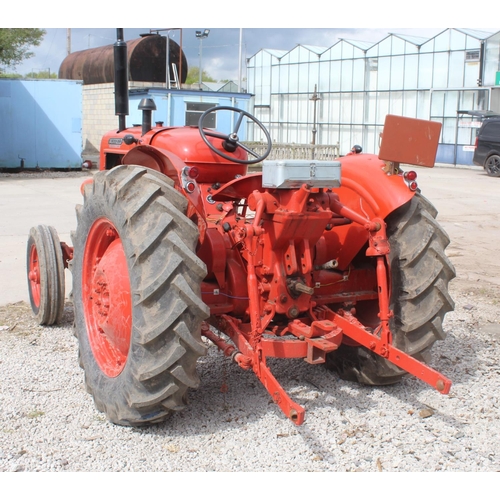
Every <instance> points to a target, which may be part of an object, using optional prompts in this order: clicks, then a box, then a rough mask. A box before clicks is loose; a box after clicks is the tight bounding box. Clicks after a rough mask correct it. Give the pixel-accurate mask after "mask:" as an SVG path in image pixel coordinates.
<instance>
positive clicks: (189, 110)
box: [186, 102, 216, 128]
mask: <svg viewBox="0 0 500 500" xmlns="http://www.w3.org/2000/svg"><path fill="white" fill-rule="evenodd" d="M214 106H215V104H214V103H213V102H186V125H187V126H194V127H197V126H198V122H199V121H200V116H201V115H202V114H203V113H204V112H205V111H206V110H207V109H210V108H213V107H214ZM203 126H204V127H205V128H215V127H216V123H215V113H210V114H209V115H208V116H207V117H206V118H205V120H204V122H203Z"/></svg>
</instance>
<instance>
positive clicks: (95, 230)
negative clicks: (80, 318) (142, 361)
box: [82, 218, 132, 377]
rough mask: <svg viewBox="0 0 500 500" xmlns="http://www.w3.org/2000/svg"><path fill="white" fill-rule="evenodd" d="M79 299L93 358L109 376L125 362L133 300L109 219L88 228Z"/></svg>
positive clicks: (115, 374) (123, 257)
mask: <svg viewBox="0 0 500 500" xmlns="http://www.w3.org/2000/svg"><path fill="white" fill-rule="evenodd" d="M82 299H83V310H84V314H85V322H86V325H87V332H88V337H89V342H90V347H91V349H92V352H93V354H94V358H95V360H96V362H97V364H98V365H99V368H100V369H101V370H102V372H103V373H104V374H105V375H107V376H108V377H116V376H118V375H119V374H120V373H121V372H122V370H123V368H124V367H125V364H126V362H127V357H128V353H129V349H130V339H131V336H132V303H131V294H130V280H129V274H128V266H127V258H126V256H125V251H124V250H123V245H122V242H121V239H120V236H119V235H118V231H117V230H116V228H115V227H114V225H113V224H112V223H111V222H110V221H109V220H108V219H104V218H103V219H98V220H96V221H95V222H94V224H93V225H92V227H91V228H90V231H89V235H88V238H87V243H86V245H85V252H84V255H83V276H82Z"/></svg>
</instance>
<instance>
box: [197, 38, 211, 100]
mask: <svg viewBox="0 0 500 500" xmlns="http://www.w3.org/2000/svg"><path fill="white" fill-rule="evenodd" d="M209 33H210V30H203V31H197V32H196V38H199V39H200V67H199V73H200V75H199V86H200V90H201V75H202V71H201V50H202V45H203V39H204V38H207V37H208V34H209Z"/></svg>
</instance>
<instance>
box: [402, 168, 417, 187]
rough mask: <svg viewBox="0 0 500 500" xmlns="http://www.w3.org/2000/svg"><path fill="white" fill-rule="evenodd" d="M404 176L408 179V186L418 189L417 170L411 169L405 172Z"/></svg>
mask: <svg viewBox="0 0 500 500" xmlns="http://www.w3.org/2000/svg"><path fill="white" fill-rule="evenodd" d="M403 178H404V180H405V181H406V184H407V186H408V187H409V188H410V191H416V190H417V189H418V184H417V181H416V178H417V172H415V170H409V171H408V172H405V173H404V174H403Z"/></svg>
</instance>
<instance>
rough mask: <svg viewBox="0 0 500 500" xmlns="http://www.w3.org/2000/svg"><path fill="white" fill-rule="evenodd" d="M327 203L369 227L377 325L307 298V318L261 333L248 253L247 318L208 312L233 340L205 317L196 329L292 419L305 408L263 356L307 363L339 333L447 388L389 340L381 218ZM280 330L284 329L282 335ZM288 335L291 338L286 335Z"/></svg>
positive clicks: (253, 234)
mask: <svg viewBox="0 0 500 500" xmlns="http://www.w3.org/2000/svg"><path fill="white" fill-rule="evenodd" d="M258 208H259V209H260V210H258V212H259V213H261V211H262V207H261V206H260V207H258ZM331 208H332V210H333V211H334V212H335V213H336V214H338V215H341V216H342V217H345V218H347V219H350V220H352V221H353V222H356V223H358V224H360V225H362V226H363V227H365V229H366V230H367V231H368V232H369V244H368V249H367V251H366V255H367V256H369V257H374V258H375V259H376V260H377V262H376V276H377V291H378V292H377V293H378V301H379V318H380V325H379V326H378V327H377V329H376V330H375V331H374V332H373V333H371V332H370V331H368V330H367V329H366V328H365V327H364V326H363V324H362V323H360V322H359V321H358V320H357V319H356V318H355V316H354V313H355V310H354V309H350V310H346V309H339V310H337V312H335V311H333V310H332V309H330V308H329V307H328V306H325V305H321V306H318V307H316V305H315V303H314V301H312V303H311V310H310V316H311V318H312V321H311V322H310V323H306V322H303V321H301V320H298V319H296V320H292V321H291V322H290V323H289V325H288V326H287V327H286V328H285V329H284V330H283V331H282V332H281V333H280V335H279V336H276V335H272V334H270V335H264V333H266V331H265V324H262V321H261V315H260V311H259V310H258V304H259V294H258V291H257V290H258V288H257V277H256V275H255V266H254V263H253V262H252V258H250V259H249V265H248V267H247V272H248V277H247V284H248V287H249V296H250V297H249V298H250V301H249V309H250V318H251V324H250V325H248V324H246V325H244V324H242V322H241V320H239V319H236V318H234V317H232V316H229V315H226V314H222V315H220V316H217V317H211V319H210V320H209V322H210V324H211V325H212V326H214V328H215V329H217V330H218V331H220V332H223V333H224V334H226V335H227V336H228V337H229V338H230V339H231V340H232V342H233V343H234V345H232V344H230V343H228V342H227V341H226V340H224V339H223V338H221V337H220V336H219V335H217V334H216V333H214V332H213V331H212V330H211V329H210V326H209V324H208V323H206V322H204V323H203V324H202V331H201V333H202V335H203V336H205V337H206V338H208V339H209V340H211V341H212V342H213V343H214V344H215V345H217V347H219V348H220V349H221V350H222V351H223V352H224V354H225V355H226V356H229V357H231V358H232V359H233V360H234V361H235V362H236V363H238V365H239V366H240V367H242V368H243V369H250V368H252V370H253V371H254V373H255V374H256V375H257V377H258V379H259V380H260V381H261V382H262V384H263V385H264V387H265V388H266V389H267V391H268V392H269V394H270V395H271V397H272V398H273V400H274V402H275V403H276V404H277V405H278V406H279V407H280V409H281V410H282V411H283V413H284V414H285V415H286V416H287V417H288V418H289V419H290V420H292V422H294V423H295V424H296V425H301V424H302V423H303V422H304V417H305V409H304V408H303V407H302V406H300V405H299V404H297V403H295V402H294V401H293V400H292V399H291V398H290V396H289V395H288V394H287V393H286V391H285V390H284V389H283V387H282V386H281V385H280V384H279V382H278V381H277V380H276V378H275V377H274V376H273V374H272V373H271V370H270V369H269V367H268V366H267V364H266V358H267V357H275V358H304V359H305V361H306V362H308V363H311V364H318V363H324V362H325V360H326V354H327V353H328V352H331V351H333V350H335V349H337V348H338V347H339V346H340V344H341V343H342V339H343V336H344V335H345V336H346V337H349V338H350V339H351V340H353V341H355V342H357V343H358V344H360V345H362V346H364V347H366V348H367V349H369V350H371V351H373V352H374V353H376V354H378V355H379V356H382V357H384V358H386V359H387V360H388V361H390V362H391V363H393V364H394V365H396V366H398V367H399V368H402V369H403V370H405V371H407V372H408V373H410V374H412V375H414V376H416V377H417V378H419V379H420V380H422V381H424V382H426V383H427V384H429V385H430V386H432V387H434V388H435V389H436V390H438V391H439V392H440V393H442V394H448V393H449V391H450V388H451V381H450V380H449V379H447V378H446V377H445V376H443V375H442V374H440V373H439V372H437V371H436V370H434V369H432V368H430V367H429V366H427V365H425V364H424V363H422V362H420V361H418V360H417V359H415V358H413V357H412V356H410V355H408V354H406V353H405V352H403V351H401V350H400V349H398V348H396V347H395V346H394V345H393V344H392V333H391V330H390V327H389V320H390V318H391V317H392V316H393V312H392V311H391V310H390V307H389V285H388V264H387V256H388V254H389V252H390V247H389V242H388V240H387V234H386V230H385V227H386V224H385V222H384V221H383V220H382V219H379V218H374V219H372V220H369V219H368V218H366V217H363V216H361V215H359V214H358V213H356V212H355V211H354V210H352V209H350V208H348V207H346V206H344V205H342V204H341V203H340V201H338V200H334V201H332V207H331ZM252 229H253V230H250V231H249V234H248V235H247V238H248V243H249V244H250V245H249V246H250V248H252V249H255V247H256V245H257V240H258V237H259V235H260V234H261V233H262V231H263V228H262V227H259V226H258V225H257V224H254V227H253V228H252ZM252 253H253V252H252ZM252 291H253V293H252ZM304 321H307V320H304ZM269 333H272V332H269ZM285 334H289V335H287V337H284V335H285ZM291 336H294V337H295V338H290V337H291Z"/></svg>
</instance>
